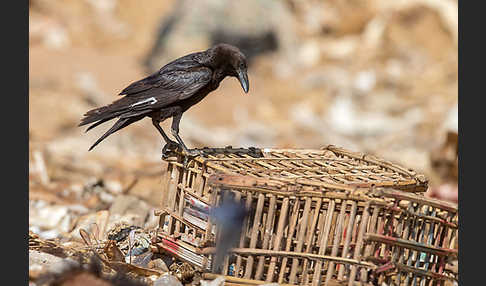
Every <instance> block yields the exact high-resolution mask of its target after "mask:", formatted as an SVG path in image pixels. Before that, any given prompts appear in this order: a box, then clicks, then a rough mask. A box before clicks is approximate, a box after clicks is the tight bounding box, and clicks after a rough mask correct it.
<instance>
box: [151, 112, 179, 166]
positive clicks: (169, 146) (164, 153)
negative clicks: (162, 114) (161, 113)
mask: <svg viewBox="0 0 486 286" xmlns="http://www.w3.org/2000/svg"><path fill="white" fill-rule="evenodd" d="M152 124H153V125H154V126H155V128H157V130H158V131H159V133H160V135H162V137H163V138H164V140H165V142H166V144H165V146H164V148H162V157H168V156H167V155H168V152H170V151H172V150H174V149H173V148H175V149H177V148H178V147H179V144H177V142H174V141H172V140H170V138H169V136H167V134H165V132H164V130H163V129H162V127H160V122H159V121H157V120H155V119H152Z"/></svg>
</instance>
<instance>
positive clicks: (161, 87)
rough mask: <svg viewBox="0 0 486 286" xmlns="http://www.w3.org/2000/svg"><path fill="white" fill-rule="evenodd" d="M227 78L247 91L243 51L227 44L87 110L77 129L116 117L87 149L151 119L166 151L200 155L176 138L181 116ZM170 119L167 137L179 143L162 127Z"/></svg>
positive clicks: (183, 61)
mask: <svg viewBox="0 0 486 286" xmlns="http://www.w3.org/2000/svg"><path fill="white" fill-rule="evenodd" d="M227 76H232V77H236V78H238V80H239V82H240V84H241V87H242V88H243V90H244V91H245V93H248V88H249V82H248V75H247V62H246V58H245V55H243V53H241V51H240V50H239V49H238V48H236V47H234V46H231V45H228V44H217V45H215V46H213V47H211V48H209V49H208V50H206V51H203V52H197V53H192V54H189V55H186V56H183V57H181V58H178V59H176V60H174V61H172V62H170V63H168V64H167V65H165V66H163V67H162V68H161V69H160V70H159V71H158V72H156V73H154V74H152V75H150V76H148V77H146V78H144V79H142V80H139V81H136V82H134V83H132V84H130V85H129V86H128V87H126V88H125V89H124V90H122V92H120V94H119V95H125V96H124V97H123V98H121V99H119V100H116V101H114V102H113V103H111V104H109V105H106V106H103V107H100V108H96V109H93V110H90V111H88V112H87V113H86V114H85V115H84V117H83V119H82V120H81V123H80V124H79V126H82V125H86V124H90V123H93V124H92V125H91V126H89V128H88V129H87V130H86V132H87V131H88V130H90V129H92V128H94V127H96V126H98V125H100V124H101V123H104V122H106V121H108V120H111V119H114V118H118V120H117V121H116V123H115V124H114V125H113V126H112V127H111V128H110V129H109V130H108V131H106V133H105V134H103V136H101V137H100V138H99V139H98V140H97V141H96V142H95V143H94V144H93V145H92V146H91V147H90V148H89V150H90V151H91V149H93V148H94V147H95V146H96V145H98V143H100V142H101V141H102V140H103V139H105V138H106V137H108V136H109V135H110V134H112V133H114V132H116V131H118V130H120V129H122V128H124V127H126V126H128V125H130V124H132V123H134V122H136V121H138V120H140V119H142V118H144V117H150V118H152V124H153V125H154V126H155V128H157V130H158V131H159V132H160V134H161V135H162V137H163V138H164V140H165V142H166V143H167V144H166V145H165V146H164V149H163V153H165V150H166V149H167V148H169V149H171V148H174V147H182V149H183V150H184V151H185V152H186V154H188V155H193V156H195V155H198V154H199V152H198V151H197V150H194V149H193V150H189V149H188V148H187V147H186V145H185V144H184V142H183V141H182V139H181V137H180V136H179V123H180V121H181V118H182V114H183V113H184V112H185V111H186V110H188V109H189V108H190V107H191V106H193V105H194V104H196V103H198V102H199V101H201V100H202V99H203V98H204V97H206V95H208V94H209V93H210V92H211V91H213V90H215V89H216V88H218V86H219V83H220V82H221V81H222V80H223V79H224V78H225V77H227ZM170 117H172V126H171V133H172V135H173V136H174V137H175V139H176V140H177V142H178V143H176V142H174V141H172V140H171V139H170V138H169V137H168V136H167V135H166V134H165V132H164V130H162V127H160V122H162V121H164V120H165V119H167V118H170Z"/></svg>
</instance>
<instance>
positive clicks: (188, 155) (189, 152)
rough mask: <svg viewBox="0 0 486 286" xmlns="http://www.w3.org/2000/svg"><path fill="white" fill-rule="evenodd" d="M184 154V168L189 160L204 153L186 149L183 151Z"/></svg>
mask: <svg viewBox="0 0 486 286" xmlns="http://www.w3.org/2000/svg"><path fill="white" fill-rule="evenodd" d="M183 152H184V155H185V156H184V166H185V167H186V166H187V165H188V163H189V159H193V158H194V157H197V156H200V155H202V154H203V153H204V152H203V151H202V150H197V149H186V150H183Z"/></svg>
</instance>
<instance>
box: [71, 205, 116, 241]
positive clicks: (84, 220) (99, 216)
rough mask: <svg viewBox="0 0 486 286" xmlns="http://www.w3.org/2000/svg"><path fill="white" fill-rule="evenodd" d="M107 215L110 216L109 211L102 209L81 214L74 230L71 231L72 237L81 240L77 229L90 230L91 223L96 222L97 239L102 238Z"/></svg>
mask: <svg viewBox="0 0 486 286" xmlns="http://www.w3.org/2000/svg"><path fill="white" fill-rule="evenodd" d="M109 217H110V212H109V211H107V210H102V211H98V212H96V213H91V214H87V215H84V216H81V217H80V218H79V219H78V221H77V223H76V226H75V228H74V230H73V231H71V235H72V237H73V238H74V239H76V240H79V241H82V238H81V235H80V234H79V230H80V229H84V230H86V231H88V232H90V231H92V228H93V224H97V225H98V229H99V237H98V239H104V238H105V231H106V229H107V228H106V226H107V223H108V219H109Z"/></svg>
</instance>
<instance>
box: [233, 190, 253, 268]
mask: <svg viewBox="0 0 486 286" xmlns="http://www.w3.org/2000/svg"><path fill="white" fill-rule="evenodd" d="M252 199H253V198H252V193H251V192H246V205H245V207H246V209H247V210H249V209H250V208H251V202H252ZM248 223H249V217H248V216H247V217H246V218H245V221H244V224H243V228H242V230H241V236H240V244H239V247H240V248H243V247H245V240H246V231H247V229H248ZM241 260H242V257H241V255H238V256H237V257H236V266H235V273H236V275H235V276H236V277H238V276H239V273H240V267H241Z"/></svg>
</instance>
